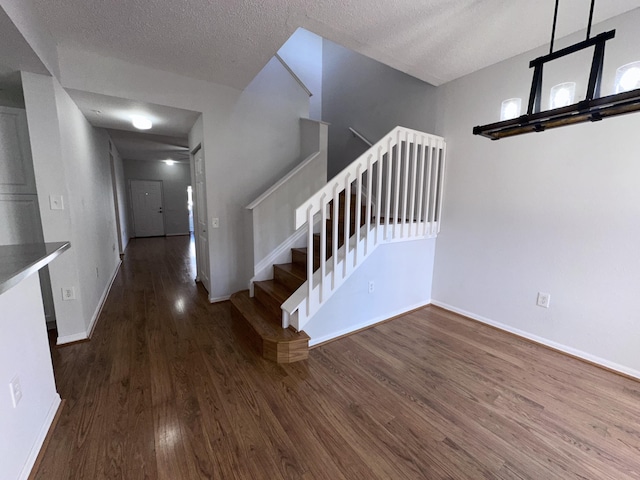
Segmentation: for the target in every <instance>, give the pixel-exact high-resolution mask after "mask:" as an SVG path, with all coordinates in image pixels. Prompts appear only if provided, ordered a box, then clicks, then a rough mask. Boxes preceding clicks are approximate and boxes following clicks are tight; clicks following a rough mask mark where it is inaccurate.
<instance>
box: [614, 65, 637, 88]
mask: <svg viewBox="0 0 640 480" xmlns="http://www.w3.org/2000/svg"><path fill="white" fill-rule="evenodd" d="M636 88H640V62H632V63H627V64H626V65H623V66H621V67H620V68H618V69H617V70H616V93H621V92H628V91H629V90H635V89H636Z"/></svg>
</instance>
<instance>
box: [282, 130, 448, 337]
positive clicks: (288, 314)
mask: <svg viewBox="0 0 640 480" xmlns="http://www.w3.org/2000/svg"><path fill="white" fill-rule="evenodd" d="M445 150H446V144H445V141H444V138H442V137H438V136H435V135H431V134H428V133H425V132H419V131H417V130H410V129H408V128H404V127H396V128H394V129H393V130H392V131H390V132H389V133H387V134H386V135H385V136H384V137H382V138H381V139H380V140H379V141H378V142H376V143H375V144H374V145H373V146H372V147H371V148H369V149H368V150H367V151H366V152H364V153H363V154H362V155H361V156H360V157H358V158H357V159H356V160H355V161H354V162H352V163H351V164H350V165H349V166H347V167H346V168H345V169H344V170H342V171H341V172H340V173H338V174H337V175H336V176H335V177H333V178H332V179H331V180H330V181H329V182H328V183H327V184H325V185H324V186H323V187H322V188H321V189H320V190H318V191H317V192H316V193H315V194H314V195H313V196H311V197H310V198H309V199H308V200H307V201H305V202H304V203H302V204H301V205H300V206H299V207H298V208H297V209H296V210H295V214H294V228H295V229H299V228H302V227H305V226H311V225H315V224H316V222H317V223H318V225H320V232H319V233H318V234H316V235H315V236H314V229H313V228H311V227H309V228H307V265H306V271H307V281H306V282H305V283H304V284H302V285H301V286H300V288H298V290H296V292H294V294H293V295H292V296H291V297H289V298H288V299H287V300H286V301H285V302H284V303H283V304H282V326H283V327H285V328H286V327H288V326H292V327H293V328H294V329H296V330H298V331H299V330H301V329H302V328H304V326H305V324H306V323H307V322H308V321H309V320H310V319H311V317H312V316H313V315H314V314H315V313H316V312H317V311H318V309H319V308H320V306H321V305H322V304H323V303H324V302H326V301H327V300H328V299H329V298H330V297H331V296H332V295H333V293H334V292H335V291H337V289H338V288H339V286H340V285H341V284H342V283H344V282H345V281H346V279H347V278H348V277H349V276H350V275H351V274H352V273H353V272H354V271H355V270H356V269H357V268H358V267H359V265H360V264H362V262H363V261H364V259H365V258H367V257H368V256H369V255H370V254H371V253H372V252H373V251H374V250H375V249H376V248H377V247H378V245H381V244H384V243H391V242H400V241H407V240H415V239H423V238H433V237H436V236H437V235H438V233H439V231H440V218H441V211H442V191H443V186H444V173H445ZM365 192H366V193H365ZM374 199H376V201H374ZM351 217H353V220H354V221H353V222H352V221H351V220H352V218H351ZM339 232H340V233H339ZM317 262H319V264H320V265H319V268H318V267H317Z"/></svg>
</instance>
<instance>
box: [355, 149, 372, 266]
mask: <svg viewBox="0 0 640 480" xmlns="http://www.w3.org/2000/svg"><path fill="white" fill-rule="evenodd" d="M372 158H373V154H371V155H369V156H368V157H367V209H366V213H365V215H366V216H367V218H365V223H364V224H365V229H364V230H365V234H366V237H365V239H364V255H365V257H366V256H367V255H368V254H369V238H370V233H371V232H370V229H371V202H372V201H373V192H372V191H371V182H372V179H371V177H372V176H373V165H372V163H371V159H372ZM358 231H360V229H359V228H358Z"/></svg>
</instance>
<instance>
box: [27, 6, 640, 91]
mask: <svg viewBox="0 0 640 480" xmlns="http://www.w3.org/2000/svg"><path fill="white" fill-rule="evenodd" d="M33 2H34V4H35V6H36V10H37V12H38V13H39V15H40V16H41V17H42V20H43V22H44V23H45V25H46V26H47V27H48V28H49V30H50V31H51V33H52V34H53V36H54V38H55V39H56V41H57V43H58V44H59V45H62V46H67V47H71V48H80V49H86V50H90V51H93V52H95V53H99V54H102V55H106V56H111V57H115V58H120V59H122V60H126V61H129V62H132V63H136V64H141V65H146V66H149V67H153V68H157V69H161V70H165V71H170V72H176V73H180V74H183V75H186V76H190V77H194V78H200V79H205V80H209V81H213V82H216V83H221V84H224V85H229V86H232V87H236V88H239V89H243V88H244V87H245V86H246V85H248V84H249V82H250V81H251V80H252V79H253V78H254V77H255V75H256V74H257V73H258V72H259V71H260V69H261V68H262V67H263V66H264V65H265V64H266V63H267V61H268V60H269V59H270V58H271V57H272V56H273V54H274V53H275V52H276V51H277V50H278V49H279V47H280V46H281V45H282V44H283V43H284V42H285V41H286V40H287V38H288V37H289V36H290V35H291V34H292V33H293V32H294V31H295V30H296V28H297V27H304V28H306V29H308V30H310V31H312V32H315V33H317V34H319V35H321V36H323V37H325V38H327V39H329V40H332V41H334V42H336V43H338V44H341V45H343V46H345V47H348V48H351V49H352V50H355V51H357V52H359V53H362V54H364V55H367V56H369V57H371V58H373V59H375V60H378V61H381V62H382V63H385V64H387V65H390V66H392V67H394V68H396V69H398V70H401V71H403V72H406V73H408V74H410V75H413V76H415V77H417V78H419V79H422V80H424V81H426V82H429V83H432V84H434V85H440V84H442V83H445V82H447V81H449V80H453V79H455V78H458V77H461V76H463V75H466V74H468V73H471V72H473V71H476V70H479V69H481V68H483V67H486V66H488V65H491V64H493V63H496V62H499V61H501V60H504V59H506V58H509V57H512V56H514V55H517V54H519V53H522V52H525V51H528V50H530V49H532V48H535V47H538V46H541V45H543V44H545V43H548V41H549V37H550V32H551V22H552V16H553V8H554V0H535V1H531V0H322V1H315V2H312V1H309V0H217V1H211V0H155V1H152V2H150V1H148V0H125V1H123V0H101V1H87V0H55V1H52V0H33ZM589 5H590V1H589V0H561V1H560V13H559V20H558V37H561V36H564V35H567V34H569V33H573V32H575V31H578V30H581V29H584V28H585V27H586V23H587V18H588V13H589ZM638 6H640V2H639V1H638V0H606V1H603V0H600V1H599V2H597V3H596V11H595V22H598V21H602V20H605V19H607V18H610V17H612V16H615V15H618V14H621V13H624V12H626V11H629V10H632V9H634V8H637V7H638ZM596 33H597V32H596Z"/></svg>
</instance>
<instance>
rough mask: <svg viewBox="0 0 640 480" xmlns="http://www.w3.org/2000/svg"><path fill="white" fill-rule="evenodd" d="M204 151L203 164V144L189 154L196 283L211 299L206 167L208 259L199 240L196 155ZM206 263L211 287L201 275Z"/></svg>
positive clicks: (205, 171) (205, 191)
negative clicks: (202, 255)
mask: <svg viewBox="0 0 640 480" xmlns="http://www.w3.org/2000/svg"><path fill="white" fill-rule="evenodd" d="M200 150H202V160H203V162H204V161H205V157H204V147H203V145H202V143H199V144H198V145H196V147H195V148H194V149H193V150H191V151H190V152H189V166H190V168H191V186H192V188H193V194H192V195H193V217H194V227H193V229H194V232H193V238H194V241H195V245H196V249H195V252H196V278H195V281H196V282H200V283H202V285H203V286H204V287H205V290H207V295H208V298H209V299H210V298H211V254H210V252H211V248H210V246H211V245H210V242H209V240H210V237H209V218H208V214H207V213H206V212H207V205H206V201H207V189H206V178H207V170H206V165H205V168H204V172H203V175H204V179H205V182H204V185H205V188H204V192H203V197H204V201H205V205H204V211H205V225H206V226H207V231H206V234H207V246H208V247H209V252H207V255H206V258H204V259H203V258H201V255H200V254H199V252H200V240H199V238H198V237H199V228H198V218H199V211H200V210H199V209H200V208H202V206H201V205H200V204H199V203H198V182H197V180H196V160H195V157H196V154H197V153H198V152H199V151H200ZM203 261H204V263H206V265H204V266H203V268H205V269H208V270H209V272H208V275H207V278H208V279H209V282H208V283H209V285H205V283H206V282H203V281H202V278H201V275H200V263H201V262H203Z"/></svg>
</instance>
